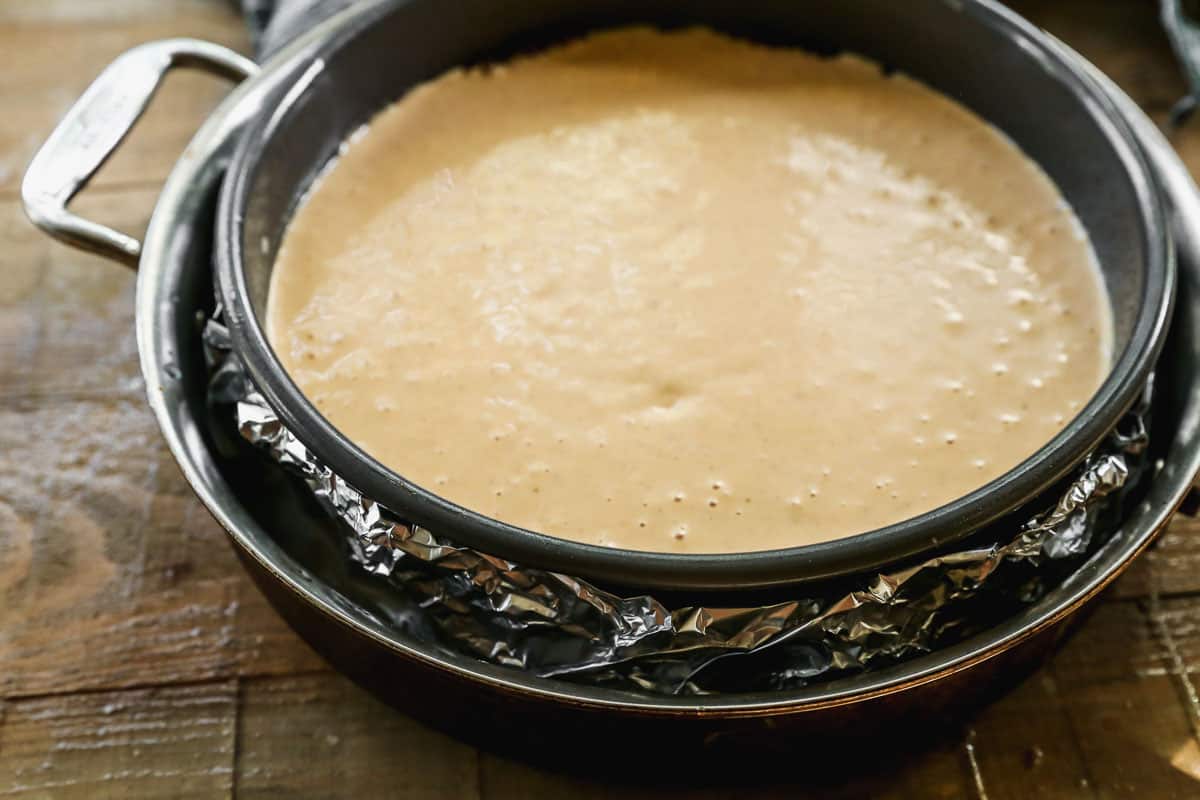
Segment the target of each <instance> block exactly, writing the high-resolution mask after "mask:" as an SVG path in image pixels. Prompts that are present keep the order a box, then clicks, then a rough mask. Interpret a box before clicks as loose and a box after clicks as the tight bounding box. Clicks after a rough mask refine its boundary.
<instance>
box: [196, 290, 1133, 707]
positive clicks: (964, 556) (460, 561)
mask: <svg viewBox="0 0 1200 800" xmlns="http://www.w3.org/2000/svg"><path fill="white" fill-rule="evenodd" d="M204 343H205V351H206V356H207V358H208V362H209V367H210V370H211V380H210V387H209V402H210V404H211V405H212V406H214V407H215V408H216V410H217V411H218V415H219V414H220V413H221V412H222V407H225V408H224V414H225V418H226V419H229V418H231V417H232V418H235V419H236V425H237V428H238V432H239V433H240V434H241V436H242V437H243V438H244V439H245V440H247V441H249V442H250V443H252V444H253V445H255V446H257V447H258V448H261V449H262V450H265V451H266V452H267V453H268V454H269V455H270V456H271V457H272V458H273V459H274V460H275V461H276V462H278V463H279V464H281V465H282V466H284V467H285V468H286V469H287V470H289V471H290V472H292V473H294V474H295V475H297V476H299V477H300V478H301V479H302V480H303V481H304V482H305V484H307V486H308V488H309V489H310V490H311V491H312V493H313V494H314V495H315V497H316V498H317V500H318V502H319V503H320V505H321V506H322V507H323V508H324V509H325V510H326V511H328V512H329V513H330V514H332V515H333V516H334V517H335V518H337V519H338V520H340V521H341V522H342V523H343V525H342V526H340V527H341V528H342V529H343V530H344V532H345V539H346V542H347V544H348V557H349V558H351V559H352V560H353V561H354V562H355V564H356V565H357V567H358V568H359V569H361V570H365V571H366V572H368V573H370V574H372V575H374V576H375V578H376V580H378V581H385V582H387V583H388V584H390V588H392V589H394V591H395V593H398V597H397V599H398V600H399V599H401V598H403V599H404V601H405V605H406V606H407V607H408V608H410V609H416V613H417V614H418V615H419V616H420V617H421V619H420V620H419V621H418V624H416V625H414V624H412V622H411V620H410V621H409V622H406V624H405V625H404V628H405V633H406V634H408V635H414V633H415V635H418V636H422V637H424V638H431V637H432V638H434V639H436V642H435V643H436V644H438V645H439V646H441V647H445V648H449V649H454V650H458V651H460V652H466V653H468V654H470V655H473V656H474V657H477V658H480V659H483V660H485V661H489V662H492V663H495V664H500V665H505V666H509V667H514V668H519V669H524V670H529V671H532V672H534V673H536V674H538V675H541V676H546V677H559V678H563V679H567V680H573V681H577V682H586V683H593V684H603V685H607V686H617V687H625V688H629V689H636V690H642V691H651V692H658V693H666V694H679V693H683V694H706V693H713V692H724V691H749V690H763V689H773V688H791V687H795V686H798V685H803V684H806V683H812V682H816V681H821V680H829V679H832V678H834V677H840V676H843V675H846V674H848V673H851V672H856V671H861V670H865V669H870V668H873V667H877V666H881V665H887V664H892V663H895V662H897V661H899V660H902V659H904V658H906V657H912V656H915V655H919V654H922V653H926V652H929V651H930V650H931V649H933V648H935V647H938V646H941V645H944V644H947V643H949V642H951V641H954V640H957V639H961V638H963V637H964V636H967V635H969V634H970V633H972V632H974V631H977V630H980V629H982V628H983V627H986V626H987V625H988V624H990V623H992V622H995V621H997V620H999V619H1001V618H1003V617H1004V616H1005V615H1007V614H1011V613H1013V612H1014V611H1015V610H1016V609H1017V608H1019V607H1020V606H1021V605H1023V604H1028V603H1031V602H1033V601H1035V600H1036V599H1037V598H1038V597H1040V596H1041V594H1042V593H1044V591H1045V590H1046V589H1047V588H1049V587H1050V586H1052V585H1054V583H1055V582H1056V581H1057V580H1059V579H1061V578H1062V577H1063V576H1065V575H1066V574H1067V573H1068V572H1069V570H1070V569H1071V568H1072V567H1074V566H1077V565H1078V563H1079V561H1080V559H1081V557H1083V556H1084V555H1085V554H1086V553H1088V552H1089V551H1090V550H1091V549H1092V548H1094V547H1095V546H1097V545H1098V544H1099V542H1100V541H1101V540H1102V539H1103V538H1105V536H1106V535H1107V534H1110V533H1111V532H1112V530H1113V529H1114V528H1115V523H1116V519H1117V517H1118V516H1119V514H1118V511H1119V505H1120V500H1121V499H1122V497H1123V495H1124V494H1125V493H1126V490H1127V489H1128V488H1129V487H1130V486H1131V485H1132V484H1133V483H1134V480H1133V478H1134V477H1135V476H1136V475H1137V473H1138V472H1139V471H1140V469H1141V467H1142V465H1143V462H1144V460H1145V459H1144V454H1145V451H1146V445H1147V442H1148V429H1147V425H1148V421H1149V408H1150V394H1151V387H1150V386H1147V388H1146V390H1145V392H1144V393H1143V396H1142V399H1141V401H1140V402H1139V403H1138V404H1137V406H1136V407H1135V408H1134V409H1132V410H1131V411H1130V412H1129V413H1128V414H1127V415H1126V417H1125V419H1124V420H1123V421H1122V422H1121V423H1120V424H1119V425H1118V427H1117V429H1116V430H1115V431H1113V432H1112V433H1111V434H1110V435H1109V436H1108V438H1107V440H1106V441H1105V442H1104V443H1103V444H1102V445H1101V446H1100V447H1099V448H1097V449H1096V451H1095V452H1093V453H1092V454H1090V455H1089V456H1088V457H1087V458H1086V459H1085V460H1084V462H1083V463H1082V464H1081V465H1080V466H1079V467H1077V468H1076V470H1075V472H1074V474H1073V475H1072V476H1071V477H1070V478H1069V479H1068V480H1067V481H1066V482H1065V484H1064V488H1062V489H1061V491H1060V492H1056V493H1055V494H1054V495H1053V496H1051V497H1050V498H1049V499H1045V500H1044V501H1040V502H1039V501H1035V504H1037V505H1038V507H1037V508H1034V509H1032V510H1031V511H1030V513H1029V514H1028V515H1027V516H1024V515H1022V516H1024V519H1025V522H1024V524H1013V523H1010V524H1009V526H1008V527H1007V528H1001V529H990V530H987V531H984V532H983V533H982V534H980V535H978V536H975V537H972V541H971V543H970V545H969V546H966V545H963V544H962V543H959V545H958V548H959V549H956V550H953V551H951V552H945V553H941V554H938V555H935V556H932V557H929V558H927V559H926V560H924V561H920V562H918V563H913V564H907V565H903V566H898V567H896V568H894V570H893V571H889V572H885V573H879V574H869V575H861V576H857V577H855V578H853V579H850V580H841V581H839V582H838V583H837V584H836V585H831V586H826V587H824V588H819V587H818V588H816V589H813V588H806V589H805V590H804V591H805V592H806V594H805V595H804V596H801V597H796V598H794V599H785V600H782V601H780V600H779V599H778V598H775V599H774V600H773V601H772V602H770V603H769V604H765V605H758V606H745V607H722V606H714V605H702V604H697V605H686V604H679V603H676V604H674V605H668V604H667V603H665V602H660V600H658V599H656V598H654V597H651V596H647V595H641V596H633V597H624V596H619V595H617V594H613V593H611V592H608V591H605V590H604V589H602V588H600V587H598V586H595V585H593V584H591V583H589V582H588V581H586V580H582V579H580V578H576V577H572V576H570V575H564V574H561V573H557V572H549V571H545V570H541V569H536V568H532V567H526V566H523V565H521V564H516V563H513V562H511V561H508V560H506V559H503V558H499V557H496V556H493V555H489V554H487V553H482V552H479V551H477V550H473V549H470V548H467V547H462V546H459V545H457V544H455V543H453V542H451V541H448V540H446V539H445V538H443V537H442V536H440V535H439V534H437V533H436V532H434V531H429V530H426V529H424V528H422V527H420V526H417V525H414V524H412V523H409V522H408V521H406V520H405V519H403V518H402V517H401V516H400V515H398V514H396V513H394V512H392V511H391V510H390V509H388V508H385V507H384V506H382V505H380V504H379V503H376V502H375V501H373V500H372V499H370V498H368V497H364V496H363V495H362V494H361V493H360V492H358V491H357V490H356V489H355V488H354V487H353V486H350V485H349V484H347V483H346V482H345V481H344V480H342V479H341V478H340V477H339V476H338V475H336V474H334V473H333V472H332V471H330V469H329V468H328V467H326V466H325V465H324V464H322V463H320V462H319V461H318V460H317V459H316V458H314V457H313V455H312V454H311V453H309V451H308V449H307V448H306V447H305V446H304V445H303V444H302V443H301V442H300V440H298V439H297V438H296V437H295V436H294V435H292V433H291V432H290V431H289V430H287V429H286V428H285V427H284V426H283V424H282V423H281V422H280V419H279V417H278V416H277V415H276V414H275V412H274V411H273V410H272V409H271V408H270V406H269V405H268V404H267V402H266V401H265V399H264V398H263V397H262V395H261V394H260V393H259V392H258V391H257V390H256V389H255V387H254V386H253V385H252V384H251V382H250V381H249V379H248V378H247V376H246V374H245V371H244V370H243V368H242V366H241V363H240V361H239V360H238V359H237V357H236V355H235V354H234V353H233V352H232V350H231V347H230V343H229V336H228V332H227V330H226V329H225V327H224V325H222V324H221V322H220V318H219V312H218V315H216V316H214V317H213V318H212V319H210V320H209V321H208V323H207V325H206V327H205V330H204ZM231 421H232V420H231ZM796 591H800V590H796ZM406 616H407V617H409V618H411V616H412V613H411V612H409V613H408V614H407V615H406Z"/></svg>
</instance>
